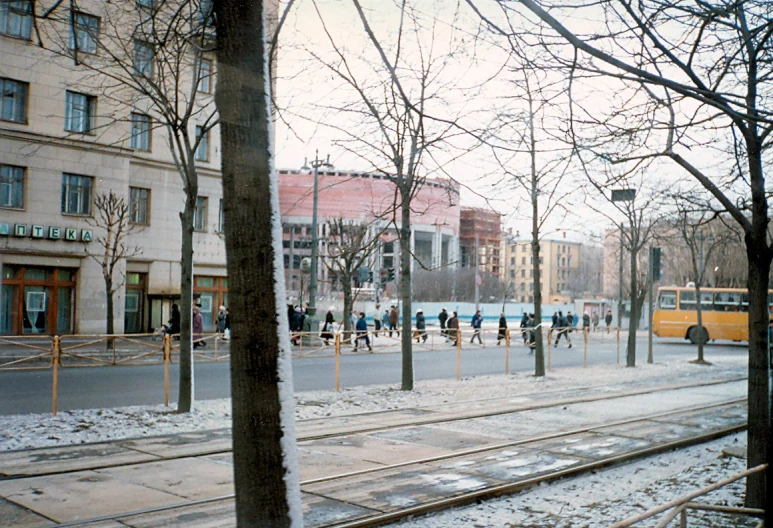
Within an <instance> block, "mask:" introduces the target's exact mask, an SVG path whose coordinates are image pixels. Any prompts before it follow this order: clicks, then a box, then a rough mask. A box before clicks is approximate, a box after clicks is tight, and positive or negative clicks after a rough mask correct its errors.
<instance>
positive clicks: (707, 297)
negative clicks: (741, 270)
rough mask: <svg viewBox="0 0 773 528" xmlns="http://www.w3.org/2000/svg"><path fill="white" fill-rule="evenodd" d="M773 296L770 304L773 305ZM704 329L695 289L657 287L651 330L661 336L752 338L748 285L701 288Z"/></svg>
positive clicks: (691, 338)
mask: <svg viewBox="0 0 773 528" xmlns="http://www.w3.org/2000/svg"><path fill="white" fill-rule="evenodd" d="M772 302H773V295H772V294H771V293H769V294H768V305H769V306H771V307H773V304H771V303H772ZM701 316H702V319H703V332H701V331H700V330H699V329H698V313H697V303H696V296H695V288H693V287H686V288H679V287H675V286H669V287H662V288H658V302H657V305H656V307H655V313H654V314H653V316H652V331H653V333H654V334H655V335H657V336H658V337H681V338H684V339H689V340H690V342H692V343H697V342H698V340H699V339H701V338H702V339H703V342H704V343H705V342H707V341H708V340H710V339H712V340H713V339H729V340H731V341H748V340H749V292H748V291H747V290H746V289H745V288H701Z"/></svg>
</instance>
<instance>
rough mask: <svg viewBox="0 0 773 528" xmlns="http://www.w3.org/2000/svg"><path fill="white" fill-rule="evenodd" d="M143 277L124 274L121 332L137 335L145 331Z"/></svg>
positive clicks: (138, 274) (141, 274) (143, 275)
mask: <svg viewBox="0 0 773 528" xmlns="http://www.w3.org/2000/svg"><path fill="white" fill-rule="evenodd" d="M145 277H146V275H145V274H144V273H127V274H126V297H125V301H124V322H123V331H124V333H126V334H138V333H141V332H144V331H145V319H144V314H145Z"/></svg>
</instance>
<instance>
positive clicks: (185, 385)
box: [177, 179, 198, 412]
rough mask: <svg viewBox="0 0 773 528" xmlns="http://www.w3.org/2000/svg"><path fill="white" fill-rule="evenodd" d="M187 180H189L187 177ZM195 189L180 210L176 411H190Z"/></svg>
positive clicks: (191, 407)
mask: <svg viewBox="0 0 773 528" xmlns="http://www.w3.org/2000/svg"><path fill="white" fill-rule="evenodd" d="M189 181H190V179H189ZM197 195H198V189H193V190H191V189H189V190H188V192H187V193H186V197H185V208H184V209H183V212H182V213H180V225H181V228H182V250H181V254H182V255H181V259H180V387H179V392H178V399H177V411H178V412H191V411H192V410H193V335H192V332H191V321H192V319H193V314H192V308H193V211H194V209H195V207H196V196H197Z"/></svg>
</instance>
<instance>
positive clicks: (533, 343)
mask: <svg viewBox="0 0 773 528" xmlns="http://www.w3.org/2000/svg"><path fill="white" fill-rule="evenodd" d="M535 326H536V324H535V322H534V314H533V313H530V314H529V321H528V322H527V323H526V328H528V329H529V349H530V350H529V353H533V352H534V349H535V348H536V347H537V333H536V332H535V330H534V327H535Z"/></svg>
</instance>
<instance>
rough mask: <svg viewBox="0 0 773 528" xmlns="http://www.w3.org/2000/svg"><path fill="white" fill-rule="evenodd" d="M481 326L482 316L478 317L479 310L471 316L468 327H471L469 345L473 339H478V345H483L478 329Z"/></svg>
mask: <svg viewBox="0 0 773 528" xmlns="http://www.w3.org/2000/svg"><path fill="white" fill-rule="evenodd" d="M482 324H483V316H481V315H480V310H478V311H476V312H475V315H473V316H472V321H471V322H470V326H471V327H472V337H471V338H470V343H472V342H473V341H474V340H475V338H476V337H477V338H478V343H480V344H481V345H482V344H483V341H481V338H480V327H481V325H482Z"/></svg>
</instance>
